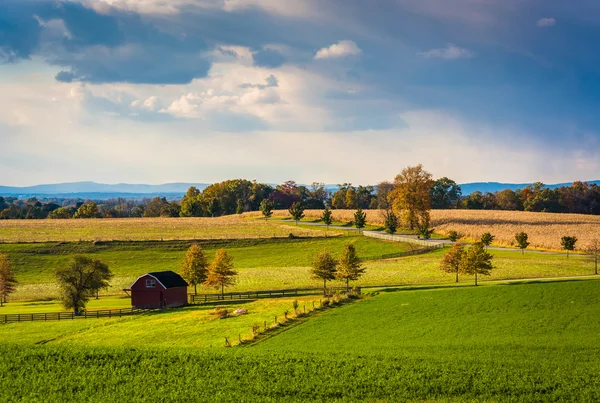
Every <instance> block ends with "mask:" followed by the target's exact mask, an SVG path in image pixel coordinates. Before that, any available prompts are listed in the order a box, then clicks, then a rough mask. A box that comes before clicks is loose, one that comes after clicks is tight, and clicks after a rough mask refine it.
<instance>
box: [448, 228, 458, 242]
mask: <svg viewBox="0 0 600 403" xmlns="http://www.w3.org/2000/svg"><path fill="white" fill-rule="evenodd" d="M458 238H460V234H459V233H458V232H456V231H450V232H448V239H449V240H450V241H451V242H456V241H458Z"/></svg>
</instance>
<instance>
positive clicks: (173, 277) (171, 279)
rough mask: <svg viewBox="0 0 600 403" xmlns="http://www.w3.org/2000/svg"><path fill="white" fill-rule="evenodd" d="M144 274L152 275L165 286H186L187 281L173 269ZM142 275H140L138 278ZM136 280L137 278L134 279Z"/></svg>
mask: <svg viewBox="0 0 600 403" xmlns="http://www.w3.org/2000/svg"><path fill="white" fill-rule="evenodd" d="M144 276H152V277H154V278H155V279H156V280H158V282H159V283H161V284H162V285H163V286H164V287H165V288H175V287H187V286H188V283H186V282H185V280H184V279H183V278H182V277H181V276H180V275H179V274H177V273H175V272H174V271H170V270H169V271H155V272H152V273H147V274H144ZM144 276H140V277H139V278H138V280H139V279H140V278H142V277H144ZM136 282H137V280H136Z"/></svg>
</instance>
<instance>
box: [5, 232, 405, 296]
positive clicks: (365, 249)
mask: <svg viewBox="0 0 600 403" xmlns="http://www.w3.org/2000/svg"><path fill="white" fill-rule="evenodd" d="M347 242H353V243H354V244H355V246H356V248H357V251H358V254H359V256H361V257H362V258H364V259H367V260H372V259H378V258H380V257H381V256H382V255H388V254H394V253H401V252H404V251H406V250H407V246H406V245H405V244H402V243H395V242H383V241H380V240H376V239H372V238H366V237H351V238H345V237H329V238H308V239H286V240H267V239H261V240H258V239H255V240H238V241H223V242H214V241H210V242H209V241H205V242H200V243H201V244H202V245H203V248H204V249H205V251H206V253H207V254H208V255H209V256H210V257H211V258H212V256H213V255H214V253H215V251H216V249H217V248H220V247H225V248H226V249H227V251H228V252H229V253H230V254H231V255H232V256H233V258H234V263H235V268H236V270H238V271H239V277H238V283H237V285H236V286H234V287H231V288H230V289H229V290H230V291H247V290H261V289H280V288H296V287H312V286H318V285H319V284H318V283H317V282H315V281H313V280H311V279H310V274H309V266H310V264H311V262H312V259H313V258H314V256H315V255H316V254H317V253H318V252H319V251H320V250H322V249H324V248H328V249H330V250H331V251H332V252H333V253H339V252H340V251H341V250H342V248H343V247H344V245H345V244H346V243H347ZM189 245H190V242H183V241H171V242H166V241H165V242H107V243H91V242H81V243H60V244H56V243H42V244H29V243H25V244H0V253H7V254H8V255H9V257H10V259H11V261H12V263H13V266H14V269H15V275H16V278H17V280H18V281H19V284H20V285H19V288H18V291H17V292H16V293H15V294H14V295H13V296H12V297H13V299H29V298H36V299H41V298H52V297H56V295H57V289H56V287H55V285H54V284H53V281H54V277H53V273H54V270H55V269H56V268H57V267H60V266H61V265H65V264H66V263H67V262H68V261H69V259H70V258H71V257H72V256H73V255H76V254H86V255H89V256H92V257H94V258H98V259H100V260H102V261H103V262H105V263H106V264H108V265H109V267H110V269H111V270H112V272H113V273H114V274H115V278H114V279H113V280H112V285H113V286H112V288H111V289H109V290H108V293H112V294H114V293H121V289H123V288H128V287H129V286H130V285H131V284H132V283H133V281H134V280H135V279H136V278H137V277H138V276H140V275H142V274H144V273H148V272H152V271H163V270H173V271H178V270H179V265H180V264H181V261H182V260H183V256H184V254H185V251H186V250H187V248H188V247H189ZM200 289H202V287H200ZM202 292H213V290H211V289H203V290H202Z"/></svg>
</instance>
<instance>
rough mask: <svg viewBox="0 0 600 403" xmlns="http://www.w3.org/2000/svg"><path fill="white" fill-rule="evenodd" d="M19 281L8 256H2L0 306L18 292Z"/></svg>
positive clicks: (0, 260)
mask: <svg viewBox="0 0 600 403" xmlns="http://www.w3.org/2000/svg"><path fill="white" fill-rule="evenodd" d="M16 286H17V280H16V279H15V275H14V272H13V269H12V265H11V263H10V259H9V258H8V255H7V254H0V306H3V304H4V303H6V300H7V298H8V296H9V295H10V294H12V293H13V292H15V291H16Z"/></svg>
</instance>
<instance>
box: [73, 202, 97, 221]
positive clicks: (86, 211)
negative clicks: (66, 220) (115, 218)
mask: <svg viewBox="0 0 600 403" xmlns="http://www.w3.org/2000/svg"><path fill="white" fill-rule="evenodd" d="M98 217H100V214H99V212H98V205H97V204H96V203H93V202H92V203H87V204H84V205H82V206H81V207H79V209H77V211H76V212H75V214H74V215H73V218H98Z"/></svg>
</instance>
